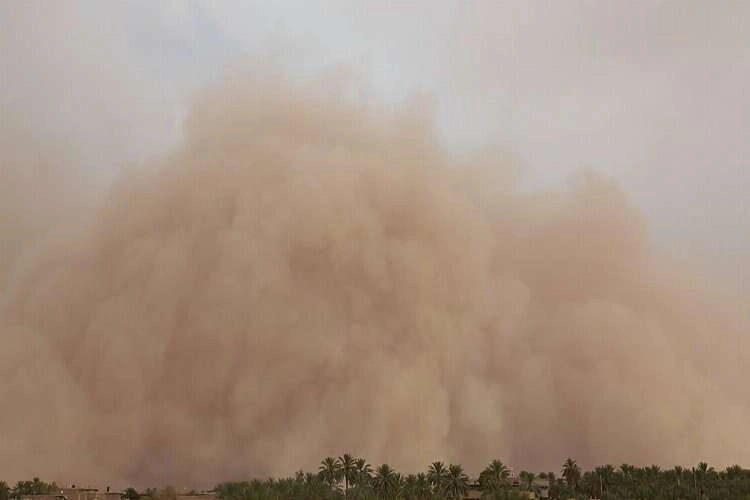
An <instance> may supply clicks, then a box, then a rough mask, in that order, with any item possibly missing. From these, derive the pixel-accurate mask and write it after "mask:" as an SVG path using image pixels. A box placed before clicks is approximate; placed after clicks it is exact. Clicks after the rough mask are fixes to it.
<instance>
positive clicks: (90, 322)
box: [0, 72, 750, 485]
mask: <svg viewBox="0 0 750 500" xmlns="http://www.w3.org/2000/svg"><path fill="white" fill-rule="evenodd" d="M269 75H271V73H270V72H269V73H268V74H265V73H262V72H261V73H258V74H254V75H248V74H244V73H243V74H241V75H233V76H231V77H227V78H226V79H225V80H223V81H222V82H221V83H219V84H216V85H214V86H213V87H211V88H208V89H206V90H205V91H203V92H202V93H201V94H200V95H198V96H197V97H196V99H195V103H194V108H193V112H192V114H191V116H190V118H189V120H188V121H187V123H186V129H185V130H186V132H185V138H184V141H183V143H182V144H181V145H180V146H179V147H178V148H177V149H176V150H175V151H174V152H173V153H172V154H171V155H170V156H169V157H167V158H163V159H161V160H159V161H155V162H153V163H151V164H148V165H144V166H142V167H140V168H138V169H131V170H129V171H127V172H126V173H125V174H124V175H122V176H121V177H120V178H119V179H118V180H117V181H116V182H115V184H114V186H113V188H112V190H111V193H110V194H109V195H108V196H106V197H104V198H103V201H101V202H100V203H98V204H97V205H96V206H97V208H96V209H94V210H89V211H87V212H86V214H85V216H83V215H80V214H77V215H75V216H60V217H58V219H56V220H55V222H54V224H51V223H50V224H47V225H46V226H45V225H43V224H42V225H40V226H39V227H41V228H42V229H40V230H37V227H36V226H34V227H33V229H34V231H26V232H24V231H20V230H22V229H24V228H30V227H32V220H36V217H35V216H34V214H35V212H34V211H33V210H31V208H29V207H30V206H34V204H29V203H28V200H31V199H33V198H32V196H35V197H36V198H39V199H45V200H47V202H49V203H52V202H53V201H54V198H49V197H46V198H43V197H44V196H45V193H47V194H49V193H52V192H53V191H55V190H60V189H63V185H62V183H57V182H55V183H51V184H53V185H52V186H47V188H45V189H42V188H40V187H38V186H37V187H34V188H31V187H29V186H28V185H24V184H23V183H20V184H18V185H16V186H15V187H8V189H6V191H7V193H15V194H14V196H10V194H8V197H6V198H4V199H3V200H2V201H0V203H2V205H0V206H1V207H2V210H3V215H4V216H5V215H6V214H11V213H13V214H17V213H23V214H27V216H25V217H26V218H24V217H23V216H20V215H13V216H12V217H11V216H8V217H5V218H4V219H3V221H4V223H3V224H4V225H3V226H2V227H0V229H2V231H4V232H5V234H3V235H0V236H3V237H6V238H7V239H6V240H3V241H11V239H10V238H11V236H10V234H11V233H13V234H14V235H15V236H13V240H12V241H14V249H15V250H14V251H13V253H12V254H10V253H7V254H6V255H5V260H4V261H3V266H4V268H3V269H2V274H0V279H2V281H0V285H2V288H0V292H2V294H1V295H0V300H1V302H0V307H1V309H0V335H1V336H2V351H1V352H0V374H1V376H0V400H2V401H3V406H4V408H3V411H2V412H1V413H0V441H1V442H2V453H0V471H2V472H3V473H4V474H5V475H7V476H8V477H15V478H22V477H27V476H31V475H32V474H33V475H39V476H42V477H46V478H52V479H59V480H71V479H74V480H76V479H77V480H78V481H79V482H80V481H97V482H100V481H101V478H106V479H111V480H113V481H117V480H119V481H123V482H133V483H138V484H154V483H158V484H164V483H167V482H172V483H177V484H180V485H181V484H186V483H189V484H207V485H212V484H214V483H215V482H217V481H219V480H224V479H232V478H241V477H248V476H265V475H267V474H291V473H292V472H293V471H294V470H296V469H299V468H302V467H304V468H312V467H315V464H316V463H317V462H318V460H319V459H321V458H322V457H324V456H326V455H331V454H340V453H343V452H345V451H346V452H351V453H353V454H357V455H363V456H366V457H368V458H369V459H370V460H371V461H372V462H375V463H379V462H383V461H387V462H388V463H390V464H392V465H394V466H396V467H398V468H401V469H402V470H407V471H410V470H417V469H422V468H423V467H425V466H426V465H427V464H428V463H429V462H431V461H433V460H436V459H444V460H446V461H457V462H461V463H463V464H464V465H465V467H467V468H468V470H469V472H471V473H476V472H478V470H479V468H480V467H481V466H482V465H483V464H485V463H487V462H489V460H491V459H493V458H501V459H503V460H504V461H506V462H510V463H512V464H514V465H516V466H518V467H521V466H523V467H529V468H534V469H537V470H543V469H554V470H557V469H558V468H559V465H558V464H559V463H561V462H562V460H563V459H564V458H565V457H567V456H574V457H576V458H577V459H578V460H579V461H580V462H581V463H583V464H593V463H594V462H596V463H603V462H613V463H616V464H619V463H621V462H631V463H663V464H666V465H672V464H674V463H679V462H682V463H695V462H697V461H698V460H709V461H712V462H714V463H717V464H722V463H734V462H743V463H745V464H747V463H750V449H748V447H747V446H746V444H747V442H748V440H750V431H748V429H747V425H746V422H747V421H748V419H750V396H749V395H748V394H747V392H745V391H743V390H742V387H740V386H741V385H742V375H743V373H746V372H747V361H746V359H747V357H748V356H749V355H750V349H749V348H748V343H747V340H746V337H747V335H746V333H747V330H746V323H744V322H743V321H742V319H741V318H740V317H739V316H737V315H734V314H733V313H732V312H731V309H730V308H728V307H725V306H724V304H719V303H716V304H714V303H713V302H712V300H710V298H708V297H707V295H706V294H705V293H703V292H701V287H700V285H699V281H698V280H696V279H693V278H692V277H691V276H688V275H686V274H685V273H684V271H681V270H679V269H677V267H676V266H673V265H672V264H671V263H670V261H669V260H668V259H664V258H663V257H658V256H657V255H656V253H655V252H654V251H653V249H652V248H651V246H650V244H649V241H648V231H647V226H646V224H645V223H644V221H642V220H641V218H640V216H639V213H638V212H637V210H635V209H634V208H633V207H632V206H630V205H629V203H628V200H627V198H626V196H624V195H623V193H622V192H620V190H619V189H618V187H617V186H616V185H615V184H614V183H613V182H611V181H609V180H607V179H605V178H602V177H599V176H597V175H596V174H594V173H582V174H580V175H579V176H577V177H576V178H575V179H573V180H572V181H571V183H570V184H569V185H567V186H564V187H563V188H560V189H559V190H555V191H550V192H537V193H528V192H522V191H520V190H518V189H517V187H516V186H515V183H514V179H515V171H514V167H513V166H512V165H505V164H503V162H502V161H501V160H496V159H495V158H494V157H493V156H492V155H491V154H490V155H478V156H477V158H476V159H474V160H472V161H461V162H459V161H456V160H455V159H452V157H451V156H450V155H449V154H447V152H446V151H445V150H444V149H443V148H442V147H441V145H440V144H439V141H438V140H437V139H436V134H435V132H434V130H433V127H432V124H431V120H430V118H429V113H427V112H423V110H421V109H420V107H419V106H415V107H409V106H404V109H402V110H395V111H394V110H388V109H386V108H385V107H377V106H375V105H370V106H367V105H364V104H362V103H353V101H352V100H350V99H343V98H339V97H337V96H338V93H339V91H340V89H337V88H336V87H335V86H333V87H332V86H330V85H329V84H326V85H323V86H315V85H311V84H299V83H292V82H290V81H288V80H287V79H284V78H282V77H278V76H269ZM329 83H330V82H329ZM321 87H322V88H321ZM27 147H32V146H31V145H29V144H27V143H25V142H23V141H12V142H11V141H9V142H6V143H4V145H3V151H0V154H2V162H3V163H2V169H3V170H2V173H3V175H4V176H5V178H6V179H10V178H11V177H10V175H11V174H12V173H13V172H16V173H18V172H19V171H20V170H23V169H26V168H28V165H29V160H28V158H27V157H31V158H34V154H33V151H32V152H28V151H27V152H26V153H29V154H27V155H26V156H24V154H22V153H24V151H23V150H24V148H27ZM33 147H36V146H33ZM10 158H13V159H14V160H13V161H10V160H9V159H10ZM498 158H500V157H498ZM32 163H33V162H32ZM27 177H28V176H27ZM42 178H45V179H48V177H45V176H42ZM31 181H33V179H31ZM31 181H29V182H31ZM19 182H20V181H19ZM6 186H9V184H6ZM19 186H20V187H19ZM24 186H25V187H24ZM53 188H54V189H53ZM24 189H26V191H24ZM4 192H5V191H4ZM22 195H25V196H22ZM59 199H61V200H65V199H66V197H65V196H64V195H61V196H60V197H59ZM24 200H26V201H24ZM21 203H26V204H25V205H19V204H21ZM60 203H62V202H60ZM24 207H25V208H24ZM11 209H12V210H14V212H11ZM47 212H49V211H47ZM47 212H45V213H47ZM53 212H54V211H53ZM28 214H32V215H28ZM27 219H28V220H27ZM48 220H51V219H48ZM19 231H20V232H19ZM40 233H41V234H40ZM18 235H21V236H18ZM24 238H25V239H24ZM24 241H25V242H26V246H24V244H23V242H24Z"/></svg>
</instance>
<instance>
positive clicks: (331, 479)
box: [318, 457, 341, 490]
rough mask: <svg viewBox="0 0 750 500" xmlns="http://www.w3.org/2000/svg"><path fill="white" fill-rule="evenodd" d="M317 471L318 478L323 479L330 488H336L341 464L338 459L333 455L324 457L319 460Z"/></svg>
mask: <svg viewBox="0 0 750 500" xmlns="http://www.w3.org/2000/svg"><path fill="white" fill-rule="evenodd" d="M318 471H319V472H318V474H319V475H320V478H321V479H322V480H323V481H325V482H326V483H327V484H328V486H330V488H331V489H332V490H334V489H336V485H337V484H338V482H339V480H340V479H341V465H340V464H339V461H338V460H336V459H335V458H333V457H326V458H324V459H323V461H322V462H320V467H318Z"/></svg>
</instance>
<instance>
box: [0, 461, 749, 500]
mask: <svg viewBox="0 0 750 500" xmlns="http://www.w3.org/2000/svg"><path fill="white" fill-rule="evenodd" d="M58 489H59V488H58V487H57V485H55V483H45V482H44V481H40V480H39V478H34V479H33V480H32V481H19V482H18V483H16V486H15V487H13V488H11V487H9V486H8V485H7V484H6V483H5V482H4V481H0V500H12V499H18V498H21V497H22V496H26V495H38V494H49V493H54V492H55V491H56V490H58ZM545 490H546V494H548V496H549V498H551V499H554V500H567V499H571V498H573V499H577V500H578V499H589V498H600V499H602V500H620V499H622V500H662V499H663V500H676V499H683V500H729V499H732V500H734V499H739V500H750V470H748V469H743V468H742V467H740V466H738V465H734V466H732V467H728V468H726V469H724V470H721V471H717V470H715V469H714V468H713V467H709V465H708V464H706V463H705V462H701V463H700V464H698V465H697V466H696V467H689V468H687V467H685V468H683V467H679V466H678V467H674V468H672V469H661V468H660V467H658V466H656V465H652V466H650V467H635V466H632V465H628V464H622V465H620V466H619V467H614V466H612V465H603V466H600V467H596V468H594V469H593V470H589V471H583V470H582V469H581V468H580V467H579V466H578V464H577V463H576V461H575V460H573V459H568V460H566V461H565V463H564V464H563V465H562V467H561V470H560V472H559V474H557V473H554V472H543V473H533V472H528V471H522V472H520V473H519V474H517V475H516V474H513V472H512V471H511V469H510V468H508V467H507V466H506V465H505V464H503V463H502V462H500V461H498V460H493V461H492V462H491V463H490V464H489V465H488V466H487V467H486V468H485V469H484V470H483V471H482V472H481V473H480V474H479V477H478V478H476V480H472V479H470V478H469V476H468V475H467V474H466V472H465V471H464V469H463V467H461V466H460V465H455V464H449V465H446V464H444V463H443V462H434V463H432V464H430V466H429V467H428V468H427V470H426V471H425V472H420V473H418V474H401V473H399V472H397V471H395V470H394V469H393V468H392V467H390V466H389V465H387V464H383V465H380V466H378V467H373V466H371V465H370V464H368V463H367V461H366V460H364V459H362V458H354V457H352V456H351V455H343V456H342V457H339V458H334V457H328V458H326V459H324V460H323V461H322V462H321V463H320V467H319V468H318V470H317V471H316V472H303V471H299V472H297V473H296V474H295V475H294V476H293V477H288V478H282V479H266V480H260V479H253V480H251V481H239V482H227V483H221V484H219V485H217V486H216V488H215V491H216V494H217V496H218V497H219V499H220V500H381V499H382V500H458V499H460V498H462V497H464V495H466V494H467V493H468V492H469V491H475V492H478V494H479V495H481V498H482V499H485V500H517V499H522V498H523V499H527V498H529V496H530V494H532V493H533V495H534V496H536V497H537V498H538V497H539V496H540V495H541V494H542V493H543V492H545ZM122 497H123V500H138V499H139V498H140V499H143V498H150V499H152V500H175V499H176V498H177V494H176V492H175V490H174V488H172V487H169V486H168V487H166V488H164V489H162V490H159V491H157V490H154V489H148V490H146V491H143V492H141V493H139V492H137V491H136V490H135V489H133V488H128V489H127V490H125V491H124V492H123V493H122Z"/></svg>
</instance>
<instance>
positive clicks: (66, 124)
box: [0, 0, 750, 290]
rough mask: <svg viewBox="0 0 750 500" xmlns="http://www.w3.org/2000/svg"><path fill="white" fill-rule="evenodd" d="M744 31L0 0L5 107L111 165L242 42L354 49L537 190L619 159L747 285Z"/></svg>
mask: <svg viewBox="0 0 750 500" xmlns="http://www.w3.org/2000/svg"><path fill="white" fill-rule="evenodd" d="M748 47H750V3H749V2H745V1H742V0H736V1H732V0H726V1H719V2H707V1H689V0H684V1H673V2H666V1H655V0H654V1H632V2H623V1H615V0H613V1H595V0H591V1H573V0H567V1H559V2H544V1H532V0H518V1H500V0H496V1H479V0H476V1H469V0H466V1H437V0H432V1H427V0H419V1H360V2H348V1H341V0H330V1H311V0H308V1H278V2H268V1H265V2H261V1H239V0H238V1H223V2H218V1H210V0H195V1H184V2H180V1H171V2H166V1H165V2H149V1H146V0H137V1H128V2H98V1H93V0H81V1H76V2H72V1H68V2H64V1H59V2H41V1H28V2H11V1H2V2H0V104H1V105H2V110H3V116H11V115H13V116H15V117H20V119H21V120H23V121H24V122H25V123H26V125H27V126H29V127H30V128H32V129H33V130H34V131H35V132H36V133H38V134H50V135H52V136H55V137H58V138H63V139H65V140H66V141H69V142H70V143H71V144H85V145H86V147H85V148H82V149H83V150H84V152H85V157H86V160H85V161H86V162H88V164H89V166H90V168H91V176H92V179H102V182H106V179H108V178H109V177H110V175H111V173H112V172H113V171H114V169H115V168H117V167H118V165H112V158H118V159H121V161H122V162H123V163H128V162H137V161H140V160H142V159H143V158H145V157H147V156H150V155H153V154H159V153H161V152H164V151H166V150H168V149H169V148H170V147H171V146H172V145H174V143H175V141H176V140H177V138H178V137H179V130H180V123H181V120H182V117H183V116H184V114H185V109H186V102H187V100H188V96H189V95H190V94H191V93H192V92H193V91H194V90H195V89H198V88H200V86H201V85H202V84H204V83H206V82H209V81H211V80H212V79H214V78H216V77H217V75H218V74H219V72H220V71H221V68H222V67H223V66H224V64H226V63H227V62H228V61H232V60H234V59H236V58H237V57H240V56H241V55H242V54H245V53H255V52H258V51H260V52H263V53H269V52H271V53H275V54H277V57H278V58H279V60H280V61H281V62H282V63H284V64H285V66H286V67H288V68H289V69H290V71H291V72H292V73H293V74H295V75H308V74H313V73H314V72H315V71H316V70H319V69H321V68H326V67H330V66H331V65H335V64H349V65H351V66H353V67H355V68H357V69H358V70H359V71H360V72H361V73H362V74H363V76H364V79H365V81H366V82H367V83H368V84H369V85H370V86H371V88H372V89H373V92H374V93H375V94H376V95H377V96H379V97H381V98H384V99H387V100H392V101H397V100H399V99H403V98H406V97H408V96H409V95H410V94H412V93H414V92H427V93H430V94H432V95H433V96H434V98H435V102H436V106H437V108H436V109H437V122H438V125H439V127H440V131H441V133H442V135H443V137H444V139H445V141H446V143H447V144H449V145H450V147H452V148H456V149H459V150H461V149H469V148H473V147H477V146H481V145H484V144H487V143H496V144H500V145H502V146H503V147H505V148H507V149H508V150H510V151H512V152H513V153H514V154H515V155H516V156H517V157H519V158H520V159H521V161H522V162H523V163H524V165H525V167H526V174H525V178H524V180H525V183H526V185H528V186H530V187H537V186H544V185H549V184H557V183H560V182H562V181H564V179H565V177H566V176H567V175H568V174H570V173H571V172H573V171H574V170H576V169H577V168H580V167H582V166H587V167H592V168H595V169H596V170H599V171H602V172H605V173H607V174H609V175H611V176H612V177H614V178H616V179H617V180H619V181H620V183H621V184H622V186H623V187H624V189H625V190H626V191H627V193H629V195H630V196H631V197H632V199H633V201H634V202H635V204H636V205H637V206H639V207H640V208H641V209H642V210H643V211H644V212H645V214H646V218H647V220H648V222H649V224H650V227H651V230H652V234H653V236H654V239H655V241H656V242H657V244H658V245H660V246H661V247H662V248H663V249H665V250H667V251H670V252H673V253H674V252H678V254H686V255H691V256H693V257H698V258H700V259H703V260H704V261H705V263H706V265H707V266H708V267H709V268H710V269H711V270H713V271H718V272H719V273H720V274H721V275H722V276H723V277H725V278H727V279H729V280H730V281H731V282H732V284H733V285H737V286H740V287H742V288H743V289H745V290H750V286H748V285H747V282H748V280H750V272H749V271H748V270H747V267H748V266H747V264H748V262H749V261H750V201H748V198H750V196H748V193H750V172H748V168H747V167H748V166H749V165H748V159H749V158H750V97H747V96H745V92H746V90H745V89H746V88H750V50H748ZM92 84H93V88H98V89H101V92H94V93H93V94H92V93H91V92H90V91H89V89H91V88H92ZM92 117H97V120H92V119H91V118H92ZM102 117H104V118H102ZM102 120H103V121H102Z"/></svg>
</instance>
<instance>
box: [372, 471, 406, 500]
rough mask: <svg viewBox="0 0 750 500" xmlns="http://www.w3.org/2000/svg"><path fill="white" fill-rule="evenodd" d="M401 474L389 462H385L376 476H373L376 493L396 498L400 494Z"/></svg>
mask: <svg viewBox="0 0 750 500" xmlns="http://www.w3.org/2000/svg"><path fill="white" fill-rule="evenodd" d="M400 482H401V476H400V475H399V474H397V473H396V471H394V470H393V469H392V468H391V466H389V465H388V464H383V465H381V466H380V467H378V469H377V470H376V471H375V477H373V478H372V486H373V489H374V490H375V493H376V494H377V495H378V497H380V498H385V499H394V498H396V496H397V494H398V487H399V483H400Z"/></svg>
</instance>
